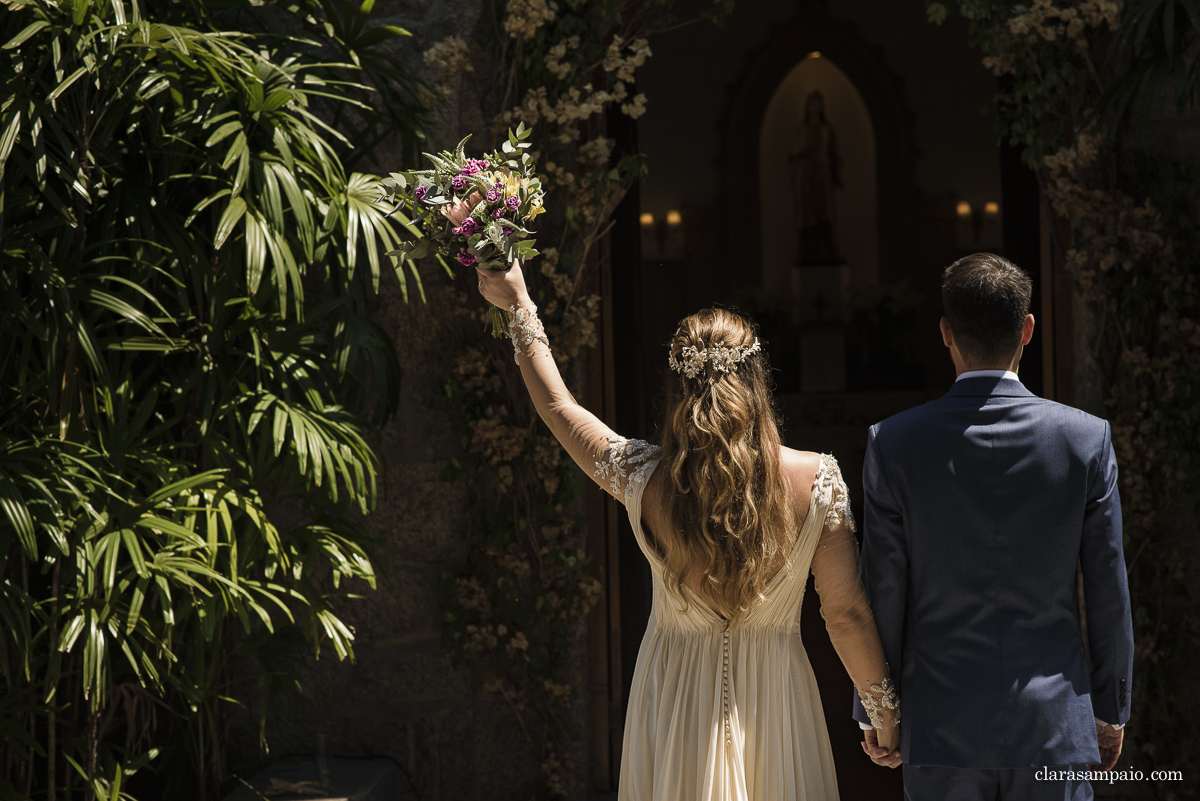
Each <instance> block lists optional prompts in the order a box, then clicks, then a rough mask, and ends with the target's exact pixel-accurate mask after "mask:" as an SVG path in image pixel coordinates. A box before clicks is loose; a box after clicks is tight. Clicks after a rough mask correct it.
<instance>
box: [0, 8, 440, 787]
mask: <svg viewBox="0 0 1200 801" xmlns="http://www.w3.org/2000/svg"><path fill="white" fill-rule="evenodd" d="M326 5H328V8H326V7H325V5H322V4H318V3H315V2H313V3H306V4H297V5H296V6H294V7H293V8H285V9H284V10H285V11H288V13H291V11H292V10H293V9H294V10H295V11H296V13H300V14H305V13H307V14H310V15H312V16H311V17H310V18H308V19H307V24H309V25H318V26H322V25H323V26H325V39H324V44H323V43H322V41H319V40H313V39H304V38H302V37H298V36H279V35H275V36H267V35H255V36H252V35H249V34H246V33H239V32H236V31H231V30H228V29H225V30H217V29H214V28H213V27H212V26H213V25H214V24H216V22H217V21H219V19H220V15H210V14H209V13H208V12H209V11H210V10H211V9H208V8H206V7H205V6H203V5H198V4H167V6H166V13H167V14H169V15H170V16H169V17H165V18H162V19H159V18H150V17H147V16H145V15H143V13H142V12H141V10H140V8H139V5H138V3H136V2H121V0H99V1H97V2H88V0H77V2H73V3H65V4H63V3H53V2H49V1H48V0H9V2H6V3H5V6H6V8H5V10H4V13H3V15H0V43H2V44H3V46H2V49H0V83H2V84H3V90H2V91H0V98H2V100H0V338H2V339H3V341H4V343H5V348H4V349H3V351H2V352H0V574H2V575H3V578H4V581H3V583H0V625H2V626H3V629H4V632H3V635H2V636H0V681H2V682H3V689H2V690H0V707H3V712H4V713H3V714H0V732H2V734H3V738H2V739H3V744H2V745H0V764H3V765H5V766H6V767H5V771H6V773H5V774H3V775H2V776H0V791H2V792H3V794H4V796H5V797H6V798H7V797H13V798H29V797H32V796H38V797H49V798H52V799H53V798H67V797H71V798H73V797H87V798H93V797H104V798H112V799H117V798H128V797H130V796H129V795H128V790H127V784H126V782H127V779H128V777H129V776H130V775H132V774H133V772H135V771H137V770H140V769H142V768H144V767H145V766H146V765H147V764H150V765H151V766H154V765H158V766H159V767H160V769H163V768H164V767H168V768H171V770H170V771H169V774H170V777H171V781H172V782H173V783H174V784H173V785H172V784H168V785H167V788H168V789H167V791H168V793H169V794H170V793H174V797H184V796H186V797H189V798H200V799H203V798H209V797H213V796H214V795H215V794H217V793H218V791H219V787H218V780H219V779H221V778H222V777H223V758H224V757H223V754H224V747H225V738H226V734H227V730H226V729H227V720H228V716H229V706H230V703H231V702H230V698H231V697H233V696H234V694H235V693H243V694H245V693H250V692H253V693H256V694H257V693H260V692H262V691H264V690H265V689H267V688H268V687H269V686H271V685H273V684H281V685H283V686H286V687H289V688H295V686H296V673H295V669H296V664H295V663H294V662H293V663H292V664H291V665H288V664H286V663H285V662H284V661H283V660H280V659H277V658H276V659H272V658H271V653H272V651H274V652H275V655H276V656H278V655H279V654H285V653H286V654H291V653H294V649H292V648H291V647H290V643H293V642H294V641H295V640H296V639H297V638H303V639H304V640H306V641H307V642H308V643H309V649H310V650H309V653H311V654H314V655H319V653H320V651H321V650H322V648H328V649H332V652H333V653H334V654H335V655H336V656H337V657H338V658H345V657H348V656H351V655H352V653H353V650H352V648H353V635H352V633H351V632H350V630H349V629H348V628H347V627H346V625H345V624H344V623H342V621H341V620H340V619H339V618H338V616H337V613H336V611H335V604H336V602H337V599H339V598H344V597H346V595H347V592H348V591H349V590H350V589H352V588H353V587H354V586H361V585H370V586H373V583H374V569H373V566H372V563H371V560H370V557H369V555H368V552H367V545H368V540H367V537H366V536H365V533H364V529H363V527H362V526H361V524H360V523H359V516H360V515H361V514H362V513H365V512H367V511H369V510H370V509H371V508H372V506H373V504H374V502H375V497H376V479H377V471H378V464H377V460H376V458H375V457H374V455H373V453H372V451H371V449H370V447H369V445H368V443H367V440H366V438H365V433H364V432H365V427H366V425H368V423H369V421H370V419H371V416H372V415H374V417H375V418H376V419H381V418H382V417H383V416H385V415H387V414H388V413H390V411H391V410H392V409H394V404H395V398H396V395H397V389H398V370H397V366H396V362H395V359H394V355H393V353H392V347H391V343H390V342H389V341H388V338H387V336H386V335H385V334H384V332H383V331H382V330H381V329H380V328H379V327H378V326H377V325H375V324H374V323H373V322H371V321H370V320H369V319H368V318H367V317H366V315H365V301H366V299H367V298H368V297H369V295H370V294H372V293H373V292H374V291H375V289H376V288H377V287H378V283H379V275H380V270H379V257H380V253H381V251H382V250H383V249H386V248H391V247H394V246H395V244H396V242H398V241H399V232H398V231H397V230H396V228H395V227H394V226H393V225H392V224H391V223H390V222H389V221H388V220H387V218H386V217H385V215H384V214H383V213H382V212H381V211H380V210H379V209H378V207H377V206H376V205H375V204H374V202H373V201H374V200H375V195H376V191H375V189H374V186H375V184H376V182H377V178H375V177H374V176H368V175H363V174H360V173H348V172H347V170H346V168H345V166H344V163H345V162H344V161H343V160H342V157H343V156H344V155H347V154H349V153H350V152H351V147H350V143H349V141H348V140H347V138H346V137H345V135H344V134H343V133H342V132H340V131H339V130H338V129H337V128H336V127H335V126H333V125H331V124H330V123H329V122H327V121H326V120H325V119H323V118H322V114H321V113H318V112H319V111H320V110H321V109H323V108H338V109H342V108H344V107H345V106H346V105H347V104H352V103H353V102H354V99H353V95H354V92H365V91H367V88H366V87H365V86H360V85H358V84H355V83H353V82H349V81H346V80H345V79H344V78H342V79H338V80H337V83H336V87H335V86H334V82H335V79H334V78H333V77H332V76H334V75H335V74H336V75H350V74H352V73H353V72H354V71H355V66H354V64H355V63H360V62H361V63H366V62H369V61H370V59H371V58H374V56H373V55H372V54H371V51H370V48H371V47H372V46H373V45H374V44H378V43H379V42H382V41H384V40H385V39H386V38H387V37H388V36H391V35H398V34H396V33H395V31H389V32H386V33H387V36H385V35H384V34H383V33H380V32H379V31H376V30H375V29H373V28H366V27H365V26H363V25H362V24H361V22H362V18H363V17H364V15H365V13H366V12H367V11H369V7H370V3H366V4H364V5H363V6H362V7H359V8H357V9H356V10H355V9H351V8H350V6H348V5H346V6H342V5H334V4H326ZM281 8H283V7H282V6H281ZM343 8H344V9H345V11H346V13H347V14H348V15H349V17H348V18H350V19H351V20H352V22H353V21H355V20H357V22H354V24H357V25H358V27H357V28H354V29H352V30H348V31H347V30H346V29H344V28H339V27H338V26H339V25H344V24H345V19H346V18H345V17H338V18H337V19H333V18H332V17H327V16H326V15H325V14H326V12H328V11H339V13H341V10H342V9H343ZM351 11H356V13H357V14H358V16H354V15H353V14H350V12H351ZM342 36H346V37H349V38H346V39H342V38H339V37H342ZM330 42H340V43H341V45H340V46H341V47H342V49H343V51H344V52H347V53H350V52H353V53H355V54H356V56H355V57H356V59H357V61H355V60H354V59H352V60H351V62H348V63H340V64H339V63H329V62H326V63H320V62H317V61H315V60H313V59H312V58H311V57H307V56H306V54H312V53H317V52H324V51H325V50H327V49H328V46H329V43H330ZM347 87H349V90H348V89H347ZM350 90H352V91H350ZM407 108H408V112H407V113H408V114H409V115H410V116H411V117H412V119H413V120H416V119H417V117H416V116H415V112H414V111H413V107H412V105H411V103H409V104H408V106H407ZM359 119H364V120H365V118H364V117H359ZM368 122H369V121H364V123H363V124H364V125H367V124H368ZM372 124H375V125H379V124H381V123H379V121H378V120H376V121H375V123H372ZM414 126H415V123H414ZM368 127H369V125H368ZM413 130H416V128H415V127H414V128H413ZM357 133H361V132H356V135H357ZM414 275H415V274H414ZM369 397H379V398H382V401H381V402H380V403H378V404H376V405H375V406H374V408H368V398H369ZM238 643H242V644H244V645H246V646H247V647H246V648H243V649H240V650H239V651H238V653H237V655H236V656H235V651H234V647H235V645H237V644H238ZM239 660H240V661H239Z"/></svg>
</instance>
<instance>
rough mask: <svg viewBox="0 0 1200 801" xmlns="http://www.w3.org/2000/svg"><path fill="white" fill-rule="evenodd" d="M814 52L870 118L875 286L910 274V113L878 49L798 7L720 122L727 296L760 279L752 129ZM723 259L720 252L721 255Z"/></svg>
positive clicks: (815, 11) (752, 65)
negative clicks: (730, 265)
mask: <svg viewBox="0 0 1200 801" xmlns="http://www.w3.org/2000/svg"><path fill="white" fill-rule="evenodd" d="M814 51H818V52H820V53H821V54H822V55H825V56H828V57H829V58H830V59H832V60H833V61H834V62H835V63H836V64H837V65H838V66H839V67H840V68H841V69H842V71H843V72H845V74H846V75H847V77H849V79H850V80H851V81H852V82H853V83H854V85H855V87H856V88H857V89H858V91H859V93H860V94H861V95H862V98H863V101H864V102H865V103H866V104H867V108H868V109H869V110H870V113H871V120H872V124H873V126H874V131H875V143H876V153H877V162H876V163H877V171H878V195H877V197H878V208H879V213H878V221H879V275H880V278H881V280H898V279H903V278H905V277H907V276H908V275H909V274H910V272H911V269H912V263H913V250H914V246H915V244H916V243H915V241H914V236H913V233H914V220H915V206H916V203H915V201H916V184H915V180H914V175H913V169H914V164H915V162H916V157H917V151H916V145H915V144H914V141H913V134H912V119H913V117H912V112H911V111H910V110H909V108H908V106H907V104H906V103H905V101H904V96H903V89H902V85H901V82H900V80H899V79H898V78H896V77H895V75H894V74H893V73H892V72H891V71H890V70H889V69H888V68H887V65H886V64H885V63H884V60H883V56H882V54H881V53H880V51H879V49H878V48H876V47H874V46H872V45H871V44H870V43H868V42H867V41H866V40H865V39H863V38H862V37H861V36H860V35H859V34H858V32H857V31H856V30H855V29H854V26H853V25H850V24H849V23H846V22H842V21H841V20H837V19H834V18H833V17H830V16H829V15H827V14H826V13H825V11H824V9H823V7H822V4H805V5H804V7H802V8H801V12H800V14H799V15H798V16H797V17H796V18H795V19H794V20H793V21H792V22H791V23H789V24H788V25H786V26H782V27H779V28H777V29H775V30H774V31H773V33H772V35H771V37H770V38H769V39H768V40H767V41H765V42H763V44H762V46H761V47H759V48H758V49H756V50H755V51H754V55H753V57H752V58H751V59H750V60H748V61H747V63H746V65H745V67H744V69H743V70H742V74H741V76H740V77H739V79H738V80H737V82H736V83H735V84H734V88H733V90H732V92H731V94H730V97H729V101H728V104H727V111H726V114H725V116H724V119H723V120H722V122H721V124H720V130H721V135H722V152H721V156H720V172H721V179H722V190H723V191H722V193H721V197H722V199H723V202H724V205H725V208H724V209H723V211H724V212H725V215H724V218H725V220H726V225H727V231H728V233H727V236H726V241H727V242H729V243H733V242H737V243H738V261H739V263H741V264H743V265H744V268H743V269H740V270H739V271H738V274H737V276H736V277H727V279H726V280H727V281H728V284H727V285H726V287H725V288H726V289H727V290H728V291H729V292H730V293H732V292H735V291H736V290H737V289H739V288H741V287H744V286H753V285H756V284H758V283H760V282H761V280H762V252H761V243H760V242H759V240H758V237H757V234H756V233H755V234H754V235H750V236H748V235H747V232H751V231H753V232H757V231H758V221H759V217H760V215H761V213H762V208H761V201H760V199H759V197H760V191H759V189H760V187H759V176H758V170H757V165H758V163H759V153H758V148H759V135H758V133H759V126H760V125H761V123H762V119H763V115H764V113H765V111H766V109H767V106H768V104H769V103H770V102H771V97H772V96H773V94H774V92H775V89H776V87H778V86H779V84H780V82H782V81H783V80H784V79H785V78H786V77H787V75H788V73H790V72H791V70H792V68H794V67H795V66H796V65H797V64H798V63H800V62H801V61H802V60H804V58H805V57H806V56H807V55H808V54H809V53H811V52H814ZM729 255H731V254H730V253H727V254H726V256H727V257H728V256H729Z"/></svg>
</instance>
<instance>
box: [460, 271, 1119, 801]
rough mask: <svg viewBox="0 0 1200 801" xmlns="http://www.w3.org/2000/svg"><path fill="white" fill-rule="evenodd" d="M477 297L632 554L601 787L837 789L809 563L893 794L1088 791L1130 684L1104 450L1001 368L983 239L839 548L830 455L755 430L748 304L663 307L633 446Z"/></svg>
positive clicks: (766, 406)
mask: <svg viewBox="0 0 1200 801" xmlns="http://www.w3.org/2000/svg"><path fill="white" fill-rule="evenodd" d="M479 288H480V291H481V293H482V294H483V295H484V297H485V298H487V300H489V301H491V302H492V303H493V304H494V305H496V306H498V307H500V308H502V309H508V310H509V312H510V315H511V323H510V330H511V333H512V339H513V346H514V352H515V356H516V358H517V361H518V363H519V364H520V367H521V374H522V376H523V378H524V381H525V384H526V387H527V388H528V390H529V393H530V396H531V398H532V400H533V403H534V405H535V406H536V408H537V410H538V413H539V414H540V415H541V417H542V419H543V420H544V421H545V423H546V424H547V426H548V427H549V428H550V430H551V431H552V432H553V433H554V435H555V436H556V437H557V438H558V440H559V442H561V443H562V445H563V447H564V448H565V449H566V450H567V452H568V453H570V455H571V457H572V458H573V459H574V460H575V462H576V463H577V464H578V465H579V466H580V467H581V468H583V470H584V471H585V472H586V473H587V474H588V475H591V476H593V477H594V478H595V479H596V481H597V482H598V483H599V484H600V486H601V487H602V488H603V489H604V490H606V491H608V492H610V493H611V494H612V495H613V496H614V497H616V498H617V500H619V501H621V502H622V503H623V504H624V505H625V507H626V509H627V511H628V514H629V518H630V522H631V524H632V527H633V531H634V534H635V536H636V538H637V542H638V545H639V547H640V548H641V550H642V551H643V553H644V554H645V557H646V559H647V560H649V562H650V565H651V568H652V575H653V608H652V612H651V617H650V621H649V623H648V625H647V628H646V633H645V636H644V638H643V640H642V645H641V649H640V651H639V653H638V660H637V667H636V670H635V673H634V676H633V683H632V687H631V689H630V697H629V705H628V714H627V720H626V725H625V738H624V749H623V755H622V764H621V781H620V789H619V798H621V799H622V800H623V801H624V800H626V799H628V801H750V800H751V799H753V800H754V801H759V800H761V801H786V800H789V799H817V800H821V801H824V800H825V799H836V798H837V797H838V790H837V780H836V776H835V773H834V763H833V757H832V753H831V750H830V746H829V737H828V734H827V731H826V727H825V717H824V714H823V711H822V708H821V702H820V697H819V694H818V690H817V686H816V681H815V679H814V677H813V673H812V669H811V667H810V666H809V662H808V657H807V655H806V653H805V650H804V647H803V644H802V643H801V640H800V629H799V621H800V606H801V603H802V601H803V598H804V588H805V584H806V581H807V577H808V574H809V572H810V571H811V572H812V574H813V577H814V580H815V585H816V588H817V591H818V594H819V599H820V604H821V613H822V615H823V617H824V619H825V621H826V625H827V628H828V630H829V635H830V639H831V640H832V642H833V645H834V647H835V648H836V650H837V652H838V655H839V656H840V657H841V660H842V662H843V664H844V665H845V667H846V671H847V673H848V674H849V676H850V678H851V680H852V682H853V683H854V686H855V688H856V690H857V697H856V698H854V699H853V701H854V707H853V716H854V718H855V719H856V720H857V721H859V723H860V724H861V726H862V728H863V730H864V740H863V750H864V751H865V752H866V754H867V756H868V757H870V759H871V760H872V761H874V762H876V763H877V764H880V765H884V766H887V767H897V766H898V765H900V764H901V762H903V765H904V767H903V770H904V792H905V797H906V798H908V799H914V801H926V799H955V801H958V800H959V799H964V800H967V801H970V800H973V799H978V801H993V799H997V798H999V799H1022V800H1023V801H1042V799H1045V801H1050V800H1051V799H1053V801H1063V800H1066V801H1079V800H1081V799H1090V798H1092V789H1091V785H1090V782H1089V781H1088V779H1087V774H1088V772H1090V771H1093V770H1108V769H1110V768H1112V767H1113V765H1114V764H1115V763H1116V760H1117V757H1118V755H1119V754H1120V750H1121V742H1122V727H1123V726H1124V724H1125V722H1126V721H1127V720H1128V719H1129V710H1130V693H1131V690H1132V688H1131V683H1132V674H1131V665H1132V661H1133V634H1132V621H1131V615H1130V604H1129V590H1128V585H1127V581H1126V573H1125V559H1124V554H1123V550H1122V541H1121V507H1120V499H1119V497H1118V493H1117V465H1116V460H1115V456H1114V453H1113V447H1112V441H1111V432H1110V430H1109V425H1108V423H1106V422H1105V421H1103V420H1101V419H1098V418H1096V417H1092V416H1090V415H1088V414H1085V413H1083V412H1080V411H1078V410H1076V409H1073V408H1070V407H1067V406H1063V405H1061V404H1057V403H1054V402H1052V401H1047V400H1043V399H1041V398H1038V397H1037V396H1035V395H1034V394H1033V393H1031V392H1029V391H1028V390H1027V389H1026V388H1025V387H1024V386H1023V385H1022V384H1021V382H1020V380H1019V378H1018V377H1017V369H1018V365H1019V363H1020V359H1021V353H1022V349H1023V348H1024V346H1025V345H1027V344H1028V343H1029V341H1030V337H1031V336H1032V334H1033V326H1034V320H1033V316H1032V315H1031V314H1030V313H1029V307H1030V294H1031V289H1032V286H1031V282H1030V279H1029V277H1028V276H1027V275H1026V274H1025V273H1024V272H1022V271H1021V270H1020V269H1018V268H1017V267H1016V266H1014V265H1013V264H1011V263H1010V262H1008V261H1006V260H1005V259H1003V258H1001V257H999V256H995V255H992V254H986V253H981V254H975V255H972V256H967V257H965V258H963V259H960V260H959V261H957V262H955V263H954V264H952V265H951V266H950V267H948V268H947V269H946V271H945V274H944V277H943V284H942V300H943V304H944V309H945V316H944V317H943V318H942V320H941V334H942V338H943V341H944V343H945V345H946V347H947V348H948V349H949V353H950V357H951V359H952V360H953V362H954V366H955V370H956V372H957V376H958V377H957V380H956V381H955V382H954V384H953V386H952V387H951V388H950V390H949V391H948V392H947V393H946V394H945V395H944V396H942V397H941V398H939V399H937V400H934V401H932V402H930V403H926V404H924V405H923V406H919V407H916V408H914V409H910V410H908V411H906V412H903V413H901V414H898V415H895V416H893V417H890V418H888V419H887V420H884V421H883V422H881V423H878V424H876V425H874V426H871V428H870V429H869V430H868V432H867V449H866V457H865V460H864V467H863V492H864V497H863V515H862V518H863V519H862V546H861V553H860V548H859V544H858V540H857V539H856V537H855V521H854V519H853V517H852V515H851V514H850V505H849V498H848V493H847V490H846V485H845V483H844V482H843V480H842V476H841V473H840V472H839V470H838V466H837V462H836V461H835V460H834V458H833V457H832V456H830V455H820V454H816V453H809V452H804V451H797V450H793V449H791V448H787V447H785V446H783V445H782V443H781V439H780V434H779V430H778V427H777V423H776V414H775V408H774V404H773V399H772V395H771V388H770V387H771V385H770V373H769V366H768V364H767V360H766V353H765V350H764V348H763V346H762V343H760V342H759V340H758V339H757V338H756V336H755V329H754V327H753V325H752V324H751V323H750V322H749V321H747V320H746V319H744V318H742V317H741V316H739V315H737V314H735V313H732V312H729V311H724V310H720V309H708V310H704V311H701V312H699V313H697V314H694V315H692V316H690V317H688V318H686V319H685V320H683V321H682V322H681V323H680V325H679V328H678V330H677V331H676V332H675V335H674V336H673V338H672V340H671V342H670V352H669V355H668V364H669V366H670V368H671V369H670V370H668V371H666V383H667V386H666V404H665V409H664V419H663V420H662V421H661V424H660V428H659V435H658V441H657V442H656V443H655V444H649V443H646V442H643V441H640V440H629V439H625V438H623V437H620V436H619V435H618V434H617V433H615V432H613V431H612V430H611V429H609V428H608V427H607V426H606V425H605V424H604V423H603V422H602V421H600V420H599V419H597V418H596V417H595V416H594V415H592V414H591V413H590V412H588V411H587V410H586V409H584V408H583V407H582V406H580V405H579V404H578V403H576V401H575V399H574V398H573V397H572V396H571V394H570V392H568V391H567V389H566V386H565V385H564V384H563V381H562V379H561V377H560V375H559V372H558V369H557V366H556V364H555V361H554V358H553V356H552V355H551V351H550V343H549V342H548V340H547V337H546V335H545V333H544V331H543V329H542V327H541V324H540V322H539V321H538V318H537V310H536V307H535V306H534V304H533V303H532V301H531V300H530V298H529V294H528V292H527V291H526V288H525V283H524V279H523V276H522V273H521V269H520V266H519V265H514V267H513V268H512V269H510V270H507V271H505V272H494V271H480V280H479ZM901 699H902V701H903V703H901ZM902 706H903V719H901V707H902ZM1047 768H1048V769H1049V770H1045V769H1047ZM1047 777H1049V778H1047Z"/></svg>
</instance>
